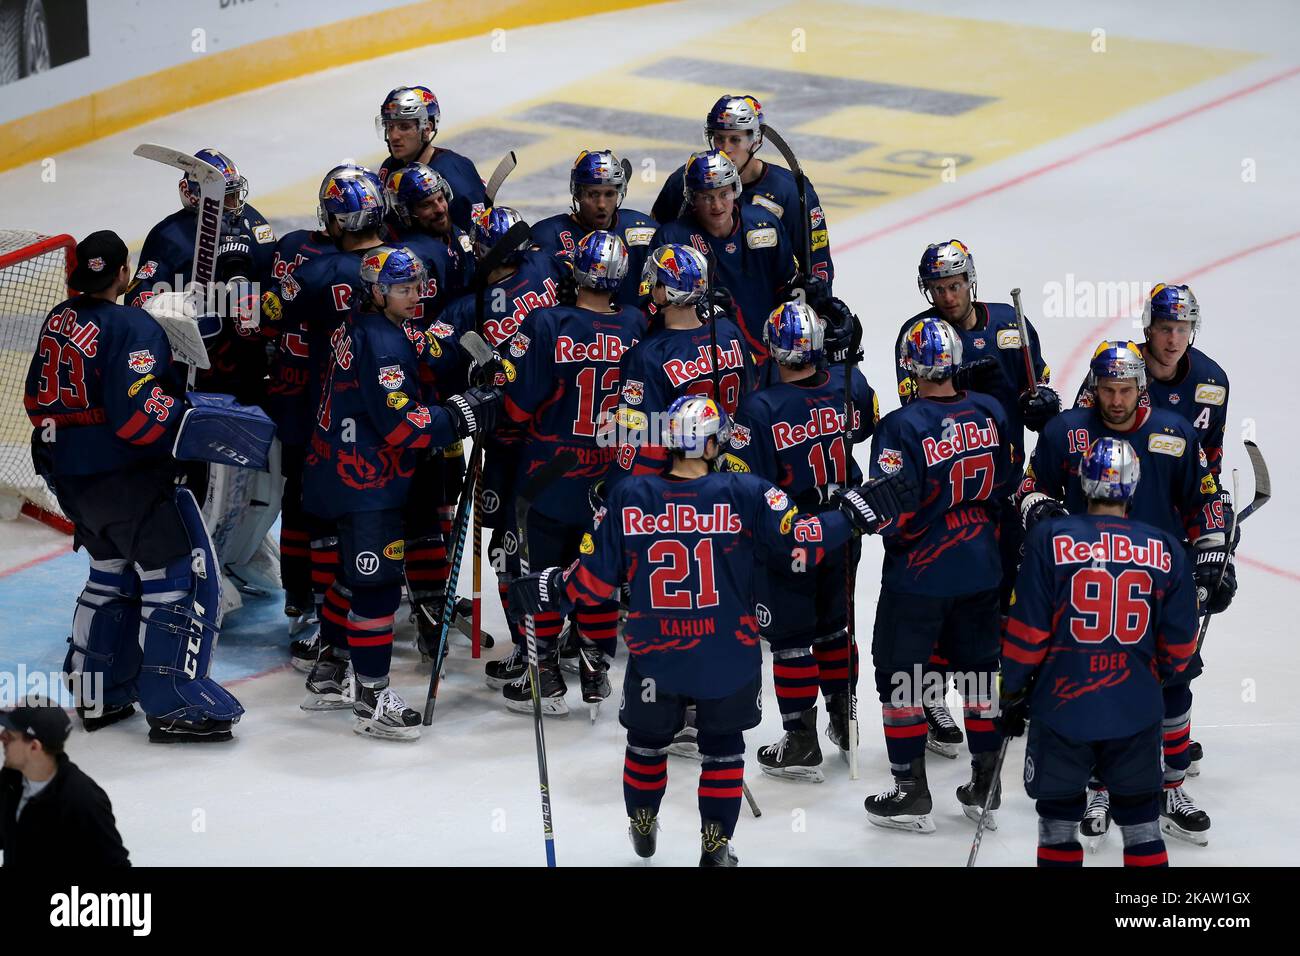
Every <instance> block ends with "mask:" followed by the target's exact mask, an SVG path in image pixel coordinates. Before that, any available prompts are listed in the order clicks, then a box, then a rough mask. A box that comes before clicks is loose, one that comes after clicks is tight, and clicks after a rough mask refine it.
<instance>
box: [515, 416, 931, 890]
mask: <svg viewBox="0 0 1300 956" xmlns="http://www.w3.org/2000/svg"><path fill="white" fill-rule="evenodd" d="M668 421H669V424H668V433H669V436H670V437H669V443H670V444H671V446H672V450H673V455H672V462H671V466H670V468H669V469H668V470H667V471H666V472H665V473H663V474H660V475H646V476H640V477H635V478H632V479H629V480H628V481H625V482H623V483H622V484H620V485H618V486H617V487H616V488H615V489H614V490H613V491H612V492H611V493H610V497H609V500H608V501H607V502H606V505H605V507H604V508H602V509H601V510H600V511H598V512H597V513H596V519H595V528H594V530H593V531H592V532H591V533H590V534H589V535H588V536H587V537H585V538H584V539H583V541H582V546H581V548H580V549H579V551H580V552H581V553H580V556H579V559H578V560H577V561H576V562H574V563H573V564H572V565H570V566H569V567H568V568H567V569H565V568H559V567H549V568H546V569H544V570H542V571H539V572H536V573H534V574H530V575H527V576H525V577H522V578H519V579H518V580H517V582H516V583H515V584H514V585H512V586H511V592H510V593H511V601H510V603H511V610H512V612H513V613H516V614H520V613H530V614H533V615H537V614H540V613H543V612H559V613H566V612H568V611H569V610H570V609H572V608H573V607H575V606H578V607H581V606H583V605H587V606H596V605H601V604H604V603H606V602H608V601H609V600H610V599H611V598H612V597H613V596H614V594H615V593H616V592H617V590H618V588H619V586H620V584H622V583H623V582H624V581H626V582H627V583H628V584H629V585H630V588H631V599H630V600H631V604H630V607H631V611H630V613H629V615H628V621H627V627H626V630H625V631H624V633H623V638H624V640H625V641H626V643H627V648H628V653H629V655H630V657H629V660H628V663H627V669H626V672H625V675H624V681H623V703H622V705H621V708H620V710H619V722H620V723H622V725H623V726H624V727H626V728H627V732H628V734H627V753H626V756H625V759H624V765H623V766H624V770H623V799H624V803H625V805H626V807H627V813H628V817H629V823H630V828H629V835H630V836H631V838H632V845H633V847H634V849H635V851H636V853H637V855H638V856H640V857H643V858H644V857H650V856H653V855H654V852H655V843H656V839H657V834H656V830H657V829H658V822H657V819H656V818H657V817H658V814H659V805H660V802H661V801H662V800H663V796H664V790H665V787H666V785H667V779H668V763H667V759H666V754H667V752H668V745H669V743H670V742H671V741H672V739H673V734H674V733H676V732H677V730H678V728H680V727H681V726H682V721H683V718H684V715H685V708H686V702H687V701H688V700H694V701H695V702H696V706H697V718H696V719H697V726H698V729H699V746H700V752H701V754H702V756H703V767H702V769H701V771H700V786H699V807H700V829H701V843H702V853H701V855H700V865H701V866H735V865H736V856H735V853H734V851H733V850H732V849H731V839H732V837H733V835H734V833H735V829H736V820H737V817H738V816H739V813H740V799H741V786H742V782H743V777H744V766H745V765H744V761H745V757H744V754H745V740H744V731H746V730H749V729H750V728H752V727H756V726H757V725H758V722H759V718H760V716H761V707H762V652H761V650H760V647H759V626H758V621H757V619H756V617H755V611H754V603H755V602H754V593H753V581H752V576H751V574H750V571H751V568H752V567H753V565H754V563H755V562H756V561H757V560H759V557H758V553H759V550H760V549H768V550H772V551H785V552H788V551H790V550H791V549H792V548H794V547H796V546H800V545H809V544H811V545H819V546H820V547H821V548H822V549H823V550H824V551H825V552H826V553H832V552H834V551H836V550H840V549H842V548H843V547H844V545H845V543H846V542H847V541H848V540H849V538H850V537H851V536H852V535H853V534H854V533H858V534H870V533H874V532H875V531H877V530H878V529H879V528H880V527H882V526H884V525H887V524H888V523H889V522H890V521H892V520H894V518H895V517H896V516H897V515H898V514H899V513H900V511H901V510H902V504H901V503H900V500H899V498H900V496H904V495H906V493H907V489H906V488H905V487H903V486H904V485H905V482H899V481H882V482H874V483H872V484H869V485H866V486H864V487H862V488H853V489H848V490H844V491H841V492H839V493H838V494H837V495H836V499H835V500H836V505H837V507H836V508H833V509H829V510H828V511H826V512H824V513H823V514H821V515H807V516H801V515H800V514H799V511H798V509H797V508H796V507H795V506H794V504H793V502H791V501H790V497H789V495H787V494H786V493H785V492H784V491H781V490H780V489H779V488H776V487H773V486H772V485H771V484H770V483H769V482H767V481H764V480H763V479H760V478H757V477H755V476H753V475H743V474H734V475H733V474H726V473H718V472H717V471H716V470H715V466H716V464H717V461H718V458H719V454H720V452H721V449H722V447H723V446H724V445H725V444H726V442H727V438H728V432H729V430H730V424H729V421H728V418H727V413H726V412H725V411H723V410H722V409H721V408H720V407H719V406H718V404H717V403H716V402H715V401H714V400H713V399H711V398H706V397H704V396H698V395H687V396H683V397H682V398H679V399H677V400H676V401H675V402H673V404H672V406H671V407H670V408H669V409H668ZM814 558H815V554H814ZM601 644H602V648H601V649H602V650H603V651H604V652H605V653H607V654H611V655H612V654H613V651H614V647H613V644H614V641H613V639H612V638H611V639H608V640H605V641H602V642H601ZM650 691H652V692H650Z"/></svg>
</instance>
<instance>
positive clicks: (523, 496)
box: [515, 451, 578, 866]
mask: <svg viewBox="0 0 1300 956" xmlns="http://www.w3.org/2000/svg"><path fill="white" fill-rule="evenodd" d="M577 463H578V456H577V455H575V454H574V453H573V452H571V451H561V452H560V453H559V454H558V455H556V456H555V457H554V458H552V459H551V460H550V461H548V462H545V463H544V464H543V465H542V467H541V468H539V469H537V471H535V472H533V474H532V476H531V477H529V479H528V480H527V481H526V482H524V486H523V487H522V488H520V489H519V496H518V500H517V501H516V502H515V520H516V522H517V523H518V525H519V573H520V574H521V575H526V574H528V511H529V509H531V508H532V506H533V502H534V501H535V500H536V499H537V496H538V494H539V493H540V492H541V491H542V490H543V489H544V488H546V486H547V485H549V484H550V483H551V482H553V481H554V480H555V479H556V478H558V477H560V475H562V474H564V473H565V472H567V471H569V470H570V469H571V468H572V467H573V466H574V465H576V464H577ZM524 636H525V639H526V640H527V643H528V684H529V687H530V688H531V689H532V694H533V733H534V735H535V736H536V738H537V783H538V786H539V787H540V788H541V792H542V836H543V839H545V841H546V865H547V866H555V829H554V826H553V824H552V821H551V779H550V774H549V773H548V772H547V770H546V734H545V732H544V731H543V730H542V696H541V674H540V669H539V667H538V663H537V628H536V626H535V625H534V622H533V618H532V615H528V616H527V617H525V618H524Z"/></svg>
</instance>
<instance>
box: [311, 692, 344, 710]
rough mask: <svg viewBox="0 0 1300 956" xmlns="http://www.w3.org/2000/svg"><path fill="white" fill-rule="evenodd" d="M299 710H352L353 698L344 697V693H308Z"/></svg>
mask: <svg viewBox="0 0 1300 956" xmlns="http://www.w3.org/2000/svg"><path fill="white" fill-rule="evenodd" d="M298 709H299V710H305V711H307V712H308V713H317V712H324V711H327V710H351V709H352V699H351V698H348V697H344V696H343V695H342V694H310V693H309V694H308V695H307V696H306V697H305V698H304V699H303V702H302V703H301V704H299V705H298Z"/></svg>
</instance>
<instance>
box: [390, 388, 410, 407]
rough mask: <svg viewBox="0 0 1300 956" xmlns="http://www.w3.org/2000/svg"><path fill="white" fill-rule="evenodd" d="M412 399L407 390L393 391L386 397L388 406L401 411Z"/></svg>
mask: <svg viewBox="0 0 1300 956" xmlns="http://www.w3.org/2000/svg"><path fill="white" fill-rule="evenodd" d="M410 400H411V399H410V397H409V396H408V395H407V394H406V393H405V392H393V393H392V394H390V395H389V396H388V398H386V399H384V401H386V402H387V403H388V407H389V408H391V409H394V410H395V411H401V410H402V409H403V408H405V407H406V406H407V403H408V402H410Z"/></svg>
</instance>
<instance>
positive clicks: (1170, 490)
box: [1018, 341, 1237, 844]
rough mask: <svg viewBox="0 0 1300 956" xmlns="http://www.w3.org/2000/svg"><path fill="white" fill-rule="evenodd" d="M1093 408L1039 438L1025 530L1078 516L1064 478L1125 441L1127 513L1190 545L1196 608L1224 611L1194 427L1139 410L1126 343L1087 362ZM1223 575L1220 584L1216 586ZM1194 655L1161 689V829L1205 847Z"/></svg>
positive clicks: (1137, 370)
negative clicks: (1094, 454) (1188, 781)
mask: <svg viewBox="0 0 1300 956" xmlns="http://www.w3.org/2000/svg"><path fill="white" fill-rule="evenodd" d="M1089 383H1090V385H1091V388H1092V394H1093V407H1092V408H1072V409H1070V410H1069V411H1065V412H1062V413H1061V414H1060V415H1057V416H1056V418H1054V419H1053V420H1052V421H1051V422H1049V423H1048V425H1047V427H1046V428H1044V429H1043V433H1042V435H1041V436H1040V437H1039V440H1038V445H1037V446H1036V447H1035V448H1034V454H1033V457H1032V458H1031V460H1030V463H1029V468H1028V469H1027V470H1026V472H1025V480H1024V481H1023V482H1022V483H1021V486H1020V490H1019V492H1018V498H1019V502H1020V510H1021V514H1022V515H1023V516H1024V520H1025V527H1026V528H1029V527H1032V525H1033V523H1034V522H1035V521H1036V520H1038V519H1039V518H1041V517H1044V516H1046V515H1050V514H1056V513H1061V512H1064V511H1068V512H1069V513H1070V514H1082V513H1083V511H1084V510H1085V508H1086V501H1085V500H1084V498H1083V493H1082V491H1081V489H1080V488H1079V487H1078V486H1077V484H1076V483H1075V482H1073V481H1071V480H1070V476H1071V475H1073V474H1075V473H1077V471H1078V467H1079V460H1080V459H1081V458H1082V457H1083V455H1084V453H1085V452H1086V451H1087V450H1088V448H1089V447H1090V444H1091V442H1094V441H1096V440H1097V439H1098V438H1102V437H1107V438H1123V439H1125V440H1126V441H1128V442H1129V444H1131V445H1132V446H1133V448H1134V450H1135V451H1136V453H1137V455H1138V458H1139V460H1140V461H1141V463H1142V466H1141V467H1142V483H1141V484H1140V485H1138V488H1137V491H1136V492H1135V493H1134V495H1133V500H1132V503H1131V506H1130V512H1129V513H1130V515H1131V516H1132V517H1133V518H1134V519H1136V520H1138V521H1143V522H1145V523H1147V524H1150V525H1154V526H1155V527H1157V528H1159V529H1160V530H1161V531H1164V532H1166V533H1168V534H1170V535H1173V536H1174V537H1176V538H1177V539H1178V540H1180V541H1183V540H1186V541H1188V542H1190V547H1191V548H1192V550H1193V553H1194V557H1195V561H1194V565H1193V576H1194V577H1195V579H1196V587H1197V592H1198V598H1200V599H1201V605H1202V609H1205V608H1209V609H1212V610H1213V611H1215V612H1216V613H1217V612H1218V611H1222V610H1224V609H1226V608H1227V607H1228V605H1229V604H1231V603H1232V598H1233V596H1234V595H1235V593H1236V590H1237V572H1236V569H1235V567H1234V565H1233V561H1232V554H1231V549H1230V548H1229V547H1228V542H1227V541H1226V532H1225V528H1226V522H1225V513H1224V502H1223V500H1222V498H1221V494H1220V491H1219V487H1218V482H1217V481H1216V479H1215V477H1214V475H1213V473H1212V472H1211V471H1210V466H1209V462H1208V461H1207V460H1206V457H1205V452H1204V451H1202V450H1201V448H1200V446H1199V445H1198V443H1197V439H1196V429H1195V428H1193V427H1192V424H1191V423H1190V422H1188V421H1187V420H1186V419H1184V418H1182V417H1181V416H1179V415H1175V414H1173V413H1171V412H1166V411H1165V410H1164V409H1161V408H1154V407H1151V406H1150V404H1148V405H1146V406H1143V405H1142V404H1141V397H1142V393H1143V392H1144V391H1145V389H1146V385H1147V378H1146V363H1145V361H1144V359H1143V358H1142V353H1141V351H1140V350H1139V348H1138V346H1137V344H1136V343H1134V342H1123V341H1107V342H1102V343H1101V345H1099V346H1098V348H1097V351H1096V352H1095V353H1094V355H1093V358H1092V362H1091V364H1090V365H1089ZM1220 575H1222V581H1220ZM1201 666H1202V662H1201V658H1200V655H1199V654H1197V655H1195V656H1194V657H1193V658H1192V660H1191V662H1190V663H1189V664H1188V665H1187V667H1186V668H1185V669H1184V670H1183V671H1182V672H1181V673H1180V674H1179V675H1178V676H1177V677H1176V678H1174V679H1173V680H1171V681H1170V682H1168V683H1167V684H1166V685H1165V687H1164V689H1163V694H1164V701H1165V719H1164V762H1165V795H1164V806H1163V808H1162V810H1161V827H1162V829H1163V830H1164V832H1165V833H1166V835H1169V836H1175V837H1178V838H1179V839H1183V840H1188V841H1189V842H1193V843H1199V844H1204V843H1206V842H1207V841H1208V839H1209V837H1208V831H1209V829H1210V818H1209V816H1208V815H1207V814H1206V813H1205V811H1203V810H1201V809H1199V808H1198V807H1197V806H1196V804H1195V803H1194V802H1193V801H1192V799H1191V797H1189V796H1188V795H1187V793H1186V791H1185V790H1184V789H1183V780H1184V778H1185V776H1186V774H1187V766H1188V761H1189V754H1188V752H1187V751H1188V741H1189V739H1190V737H1191V706H1192V692H1191V688H1190V686H1189V682H1190V681H1191V680H1192V679H1194V678H1195V677H1196V676H1197V675H1199V674H1200V672H1201ZM1093 797H1094V799H1093V801H1092V803H1091V804H1090V805H1089V810H1088V814H1087V817H1086V818H1085V835H1086V836H1091V837H1100V836H1101V835H1103V834H1104V833H1105V830H1106V825H1107V823H1108V817H1107V807H1106V801H1107V794H1106V792H1105V791H1104V790H1100V791H1098V792H1096V793H1095V794H1094V795H1093Z"/></svg>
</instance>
